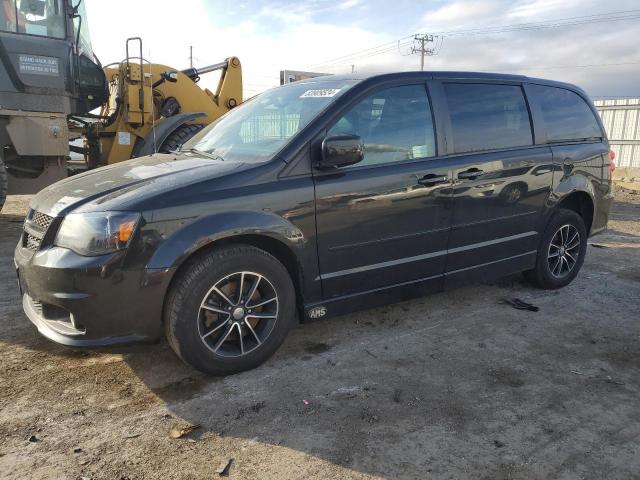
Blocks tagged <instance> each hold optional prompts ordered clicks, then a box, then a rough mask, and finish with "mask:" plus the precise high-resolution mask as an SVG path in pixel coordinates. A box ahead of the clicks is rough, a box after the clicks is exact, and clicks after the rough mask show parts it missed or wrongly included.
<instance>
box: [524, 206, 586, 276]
mask: <svg viewBox="0 0 640 480" xmlns="http://www.w3.org/2000/svg"><path fill="white" fill-rule="evenodd" d="M586 253H587V230H586V228H585V226H584V221H583V220H582V217H581V216H580V215H578V214H577V213H576V212H574V211H573V210H567V209H564V208H560V209H558V211H557V212H556V213H555V214H554V215H553V217H551V220H550V221H549V224H548V225H547V228H546V229H545V231H544V234H543V236H542V239H541V241H540V246H539V247H538V255H537V258H536V266H535V267H534V268H533V269H532V270H528V271H526V272H524V276H525V278H526V279H527V280H528V281H529V282H531V283H532V284H533V285H535V286H537V287H540V288H546V289H555V288H560V287H564V286H565V285H568V284H570V283H571V282H572V281H573V279H574V278H576V275H578V272H579V271H580V268H581V267H582V263H583V262H584V257H585V254H586Z"/></svg>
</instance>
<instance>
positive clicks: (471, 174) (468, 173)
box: [458, 168, 484, 180]
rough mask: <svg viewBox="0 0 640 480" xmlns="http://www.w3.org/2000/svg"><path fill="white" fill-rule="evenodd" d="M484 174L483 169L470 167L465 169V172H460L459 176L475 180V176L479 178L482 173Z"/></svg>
mask: <svg viewBox="0 0 640 480" xmlns="http://www.w3.org/2000/svg"><path fill="white" fill-rule="evenodd" d="M483 174H484V171H483V170H480V169H479V168H470V169H469V170H465V171H464V172H460V173H458V178H460V179H463V180H466V179H469V180H473V179H474V178H477V177H479V176H481V175H483Z"/></svg>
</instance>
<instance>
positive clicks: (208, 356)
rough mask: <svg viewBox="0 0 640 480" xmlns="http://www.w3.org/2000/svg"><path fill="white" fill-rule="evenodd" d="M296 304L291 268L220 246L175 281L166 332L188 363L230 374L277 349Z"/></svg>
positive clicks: (245, 248)
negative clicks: (290, 273) (289, 269)
mask: <svg viewBox="0 0 640 480" xmlns="http://www.w3.org/2000/svg"><path fill="white" fill-rule="evenodd" d="M254 285H255V286H254ZM261 304H262V305H261ZM295 305H296V299H295V290H294V287H293V282H292V281H291V277H290V276H289V272H288V271H287V269H286V268H285V267H284V266H283V265H282V264H281V263H280V262H279V261H278V260H277V259H276V258H275V257H273V256H272V255H270V254H269V253H267V252H265V251H263V250H260V249H258V248H255V247H252V246H249V245H234V246H228V247H222V248H217V249H215V250H211V251H208V252H204V253H203V254H199V255H196V256H195V257H194V258H193V259H192V260H190V261H189V263H188V264H187V265H186V266H185V268H184V270H183V271H182V272H181V273H180V274H179V277H177V278H176V279H175V281H174V283H173V285H172V287H171V289H170V291H169V294H168V296H167V301H166V304H165V310H164V322H165V333H166V336H167V340H168V342H169V345H171V348H173V350H174V351H175V352H176V354H177V355H178V356H179V357H180V358H181V359H182V360H184V361H185V362H186V363H188V364H189V365H191V366H193V367H195V368H197V369H198V370H200V371H202V372H205V373H208V374H211V375H228V374H232V373H237V372H241V371H244V370H249V369H251V368H254V367H257V366H258V365H260V364H261V363H263V362H264V361H265V360H267V359H268V358H269V357H270V356H271V355H273V354H274V353H275V351H276V350H277V349H278V347H279V346H280V345H281V344H282V342H283V341H284V339H285V338H286V336H287V334H288V333H289V330H290V329H291V328H292V327H293V325H294V323H295V312H296V309H295ZM225 335H226V336H225Z"/></svg>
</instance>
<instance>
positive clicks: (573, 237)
mask: <svg viewBox="0 0 640 480" xmlns="http://www.w3.org/2000/svg"><path fill="white" fill-rule="evenodd" d="M579 257H580V233H579V232H578V229H576V227H574V226H573V225H569V224H567V225H563V226H561V227H560V228H559V229H558V230H557V231H556V233H555V234H554V235H553V237H552V238H551V243H550V244H549V251H548V252H547V262H548V264H549V270H550V272H551V275H553V276H554V277H556V278H564V277H566V276H567V275H569V273H571V272H572V271H573V269H574V268H575V266H576V264H577V263H578V258H579Z"/></svg>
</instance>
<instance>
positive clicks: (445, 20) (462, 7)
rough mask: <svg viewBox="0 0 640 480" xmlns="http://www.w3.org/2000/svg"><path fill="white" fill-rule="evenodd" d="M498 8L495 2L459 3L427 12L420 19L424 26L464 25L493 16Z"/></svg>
mask: <svg viewBox="0 0 640 480" xmlns="http://www.w3.org/2000/svg"><path fill="white" fill-rule="evenodd" d="M499 7H500V3H499V2H496V1H459V2H451V3H449V4H448V5H443V6H442V7H440V8H438V9H436V10H431V11H428V12H427V13H425V14H424V16H423V17H422V20H423V22H424V23H425V24H426V25H440V24H457V25H460V24H465V23H466V22H468V21H469V20H473V21H478V20H479V19H481V18H484V19H486V18H487V17H488V16H491V15H493V14H495V13H496V12H497V11H498V9H499Z"/></svg>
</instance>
